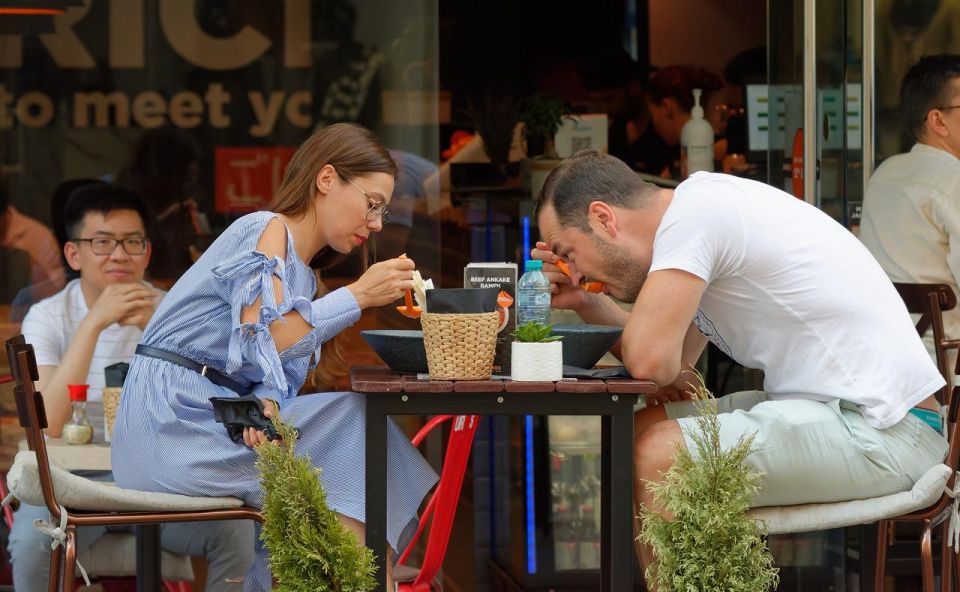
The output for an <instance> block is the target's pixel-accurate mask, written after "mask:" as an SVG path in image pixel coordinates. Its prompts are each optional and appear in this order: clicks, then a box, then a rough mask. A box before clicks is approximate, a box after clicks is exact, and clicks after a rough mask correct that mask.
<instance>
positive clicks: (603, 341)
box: [553, 325, 623, 368]
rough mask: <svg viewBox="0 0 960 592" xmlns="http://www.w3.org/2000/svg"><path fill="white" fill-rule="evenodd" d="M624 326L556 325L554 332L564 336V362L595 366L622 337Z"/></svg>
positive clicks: (580, 366) (578, 365)
mask: <svg viewBox="0 0 960 592" xmlns="http://www.w3.org/2000/svg"><path fill="white" fill-rule="evenodd" d="M621 333H623V327H614V326H610V325H554V326H553V334H554V335H560V336H561V337H563V340H562V341H563V364H564V365H565V366H576V367H577V368H593V365H594V364H596V363H597V362H598V361H599V360H600V358H602V357H603V354H605V353H607V351H608V350H609V349H610V348H611V347H612V346H613V344H614V343H616V342H617V339H620V334H621Z"/></svg>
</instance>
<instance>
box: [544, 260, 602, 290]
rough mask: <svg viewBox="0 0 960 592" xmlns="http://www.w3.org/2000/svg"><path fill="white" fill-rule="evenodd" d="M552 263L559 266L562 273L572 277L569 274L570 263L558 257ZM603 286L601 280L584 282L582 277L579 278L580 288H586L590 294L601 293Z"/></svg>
mask: <svg viewBox="0 0 960 592" xmlns="http://www.w3.org/2000/svg"><path fill="white" fill-rule="evenodd" d="M554 265H556V266H557V267H559V268H560V271H562V272H563V275H565V276H567V277H568V278H571V279H572V278H573V276H571V275H570V265H568V264H567V262H566V261H564V260H563V259H558V260H557V262H556V263H554ZM603 288H604V286H603V282H585V281H583V279H581V280H580V289H582V290H586V291H587V292H590V293H591V294H601V293H603Z"/></svg>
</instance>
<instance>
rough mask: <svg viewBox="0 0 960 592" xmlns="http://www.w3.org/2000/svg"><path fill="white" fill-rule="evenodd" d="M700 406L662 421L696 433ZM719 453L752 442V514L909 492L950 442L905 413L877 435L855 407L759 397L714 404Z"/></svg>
mask: <svg viewBox="0 0 960 592" xmlns="http://www.w3.org/2000/svg"><path fill="white" fill-rule="evenodd" d="M697 405H698V403H695V402H691V401H684V402H679V403H667V404H665V405H664V408H665V411H666V412H667V417H668V418H670V419H675V420H677V422H678V423H679V424H680V428H681V430H682V431H683V437H684V441H685V443H686V445H687V449H688V450H690V451H693V452H694V453H695V447H694V446H693V443H692V440H691V438H690V433H691V432H693V430H696V429H698V423H697V419H696V415H697ZM717 405H718V409H719V412H720V415H719V419H720V445H721V446H722V447H724V448H731V447H733V446H734V445H735V444H736V443H737V442H738V441H739V440H740V438H742V437H747V436H750V435H751V434H754V435H755V436H754V440H753V446H752V451H751V452H750V455H749V456H748V457H747V462H749V463H750V464H752V465H753V466H754V467H755V468H756V469H757V470H758V471H760V472H761V473H762V474H763V476H762V477H761V488H760V491H759V493H758V494H757V496H756V498H755V499H754V503H753V505H754V506H783V505H792V504H801V503H819V502H837V501H845V500H851V499H864V498H871V497H879V496H883V495H889V494H893V493H899V492H901V491H907V490H909V489H910V488H911V487H913V484H914V483H915V482H916V481H917V479H919V478H920V476H921V475H923V474H924V473H925V472H926V471H927V470H928V469H929V468H930V467H932V466H934V465H936V464H938V463H940V462H942V461H943V459H944V458H945V457H946V454H947V440H946V438H944V437H943V436H942V435H940V434H939V433H937V432H936V430H934V429H933V428H931V427H930V426H929V425H927V424H926V423H925V422H924V421H922V420H921V419H919V418H917V417H916V416H914V415H913V414H911V413H908V414H907V415H906V416H905V417H904V418H903V419H902V420H900V422H899V423H896V424H894V425H893V426H891V427H889V428H887V429H884V430H878V429H876V428H874V427H872V426H871V425H870V424H868V423H867V421H866V420H865V419H863V416H861V415H860V411H859V410H858V409H857V407H856V406H854V405H852V404H850V403H847V402H846V401H841V400H839V399H835V400H833V401H829V402H819V401H811V400H807V399H794V400H776V401H771V400H768V399H767V398H766V394H765V393H764V392H762V391H745V392H741V393H734V394H731V395H727V396H725V397H721V398H719V399H717Z"/></svg>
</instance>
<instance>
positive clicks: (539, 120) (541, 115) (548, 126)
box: [520, 92, 571, 159]
mask: <svg viewBox="0 0 960 592" xmlns="http://www.w3.org/2000/svg"><path fill="white" fill-rule="evenodd" d="M570 113H571V110H570V105H569V104H568V103H567V102H566V101H564V100H563V99H559V98H557V97H552V96H550V95H546V94H543V93H539V92H538V93H536V94H534V95H532V96H530V97H528V98H527V99H526V100H524V101H523V104H522V106H521V108H520V122H521V123H522V124H523V138H524V140H525V141H526V144H527V156H529V157H531V158H534V157H537V156H543V157H544V158H547V159H557V158H559V156H557V148H556V146H555V145H554V136H556V135H557V130H559V129H560V126H561V125H563V120H564V119H567V118H569V117H571V115H570Z"/></svg>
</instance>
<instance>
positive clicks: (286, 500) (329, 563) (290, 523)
mask: <svg viewBox="0 0 960 592" xmlns="http://www.w3.org/2000/svg"><path fill="white" fill-rule="evenodd" d="M273 422H274V425H275V426H276V427H277V431H278V432H279V433H280V435H281V437H282V438H283V443H282V444H281V445H279V446H277V445H274V444H271V443H267V444H261V445H259V446H257V447H256V451H257V468H258V469H259V470H260V481H261V483H262V485H263V491H264V503H263V513H264V516H265V520H264V524H263V528H262V530H261V531H260V539H261V540H262V541H263V542H264V544H265V545H266V547H267V550H268V551H269V552H270V569H271V571H272V572H273V577H274V580H275V581H276V585H275V587H274V590H277V591H279V592H317V591H330V592H366V591H368V590H372V589H373V588H374V586H375V581H374V577H373V571H374V565H373V553H371V552H370V550H369V549H367V548H366V547H364V546H362V545H360V543H359V541H358V540H357V537H356V535H355V534H354V533H353V532H352V531H350V530H349V529H347V528H346V527H345V526H344V525H343V524H341V523H340V522H339V521H338V520H337V517H336V515H335V514H334V512H333V510H331V509H330V508H329V507H328V506H327V496H326V493H324V491H323V486H322V485H321V484H320V469H318V468H316V467H314V466H313V465H312V464H310V461H309V460H308V459H307V458H304V457H301V456H297V455H296V454H295V453H294V447H295V444H296V441H297V432H296V430H295V429H294V428H293V427H291V426H289V425H287V424H285V423H283V422H282V421H280V419H279V418H274V420H273Z"/></svg>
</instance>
